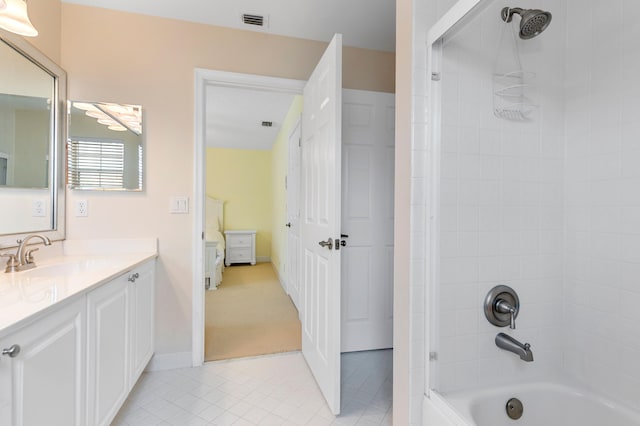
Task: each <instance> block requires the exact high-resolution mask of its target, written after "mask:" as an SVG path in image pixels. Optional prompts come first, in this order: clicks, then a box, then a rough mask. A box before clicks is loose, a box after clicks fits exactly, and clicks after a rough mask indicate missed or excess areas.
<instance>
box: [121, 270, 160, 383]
mask: <svg viewBox="0 0 640 426" xmlns="http://www.w3.org/2000/svg"><path fill="white" fill-rule="evenodd" d="M154 272H155V261H151V262H147V263H146V264H145V265H142V266H141V267H139V268H137V269H135V270H133V271H132V272H131V273H130V274H129V275H128V276H127V279H128V280H129V291H130V294H131V299H130V305H129V306H130V310H129V317H130V318H131V324H130V328H129V330H130V338H131V345H130V357H131V362H130V363H129V367H130V369H129V390H131V389H132V388H133V386H134V385H135V384H136V381H137V380H138V378H139V377H140V375H141V374H142V371H144V368H145V367H146V366H147V364H148V363H149V360H151V357H152V356H153V349H154V346H155V339H154V335H155V328H154V325H155V309H154V308H155V284H154V283H155V275H154Z"/></svg>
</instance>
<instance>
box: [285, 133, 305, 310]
mask: <svg viewBox="0 0 640 426" xmlns="http://www.w3.org/2000/svg"><path fill="white" fill-rule="evenodd" d="M301 144H302V141H301V135H300V123H298V125H297V126H296V128H295V130H294V131H293V132H292V133H291V135H290V136H289V170H288V172H287V226H288V227H289V228H288V229H289V231H288V232H287V239H288V247H287V293H288V294H289V296H291V300H293V304H294V305H296V308H298V313H300V267H299V265H300V146H301Z"/></svg>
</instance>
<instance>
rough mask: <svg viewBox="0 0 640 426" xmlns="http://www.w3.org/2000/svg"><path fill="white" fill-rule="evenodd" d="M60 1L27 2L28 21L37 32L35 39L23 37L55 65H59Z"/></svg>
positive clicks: (39, 0)
mask: <svg viewBox="0 0 640 426" xmlns="http://www.w3.org/2000/svg"><path fill="white" fill-rule="evenodd" d="M61 10H62V7H61V3H60V0H29V2H28V4H27V11H28V13H29V19H30V20H31V23H32V24H33V26H34V27H36V29H37V30H38V36H37V37H25V40H28V41H29V42H30V43H31V44H33V45H34V46H35V47H37V48H38V49H39V50H40V51H41V52H42V53H44V54H45V55H47V56H48V57H49V58H50V59H52V60H53V61H54V62H55V63H57V64H59V63H60V45H61V38H60V30H61V28H62V26H61V18H62V14H61Z"/></svg>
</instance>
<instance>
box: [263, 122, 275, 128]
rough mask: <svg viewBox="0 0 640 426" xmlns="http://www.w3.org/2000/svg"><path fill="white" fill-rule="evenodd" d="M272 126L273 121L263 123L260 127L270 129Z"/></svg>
mask: <svg viewBox="0 0 640 426" xmlns="http://www.w3.org/2000/svg"><path fill="white" fill-rule="evenodd" d="M271 126H273V121H263V122H262V127H271Z"/></svg>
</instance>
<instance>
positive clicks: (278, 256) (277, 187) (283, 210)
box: [271, 96, 303, 279]
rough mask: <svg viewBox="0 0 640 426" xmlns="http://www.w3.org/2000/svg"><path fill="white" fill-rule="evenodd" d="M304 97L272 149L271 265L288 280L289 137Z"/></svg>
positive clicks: (298, 98)
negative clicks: (285, 184)
mask: <svg viewBox="0 0 640 426" xmlns="http://www.w3.org/2000/svg"><path fill="white" fill-rule="evenodd" d="M302 101H303V98H302V96H296V97H295V99H294V100H293V102H292V104H291V107H290V108H289V112H287V116H286V117H285V119H284V121H283V122H282V127H281V128H280V132H279V133H278V136H277V138H276V141H275V143H274V144H273V148H272V149H271V162H272V164H273V174H272V177H273V180H272V183H271V185H272V194H273V225H272V230H273V241H272V244H271V263H273V266H274V267H275V269H276V271H278V274H279V275H280V278H282V279H285V278H286V276H287V275H286V271H285V262H286V260H287V259H286V255H287V228H286V227H285V226H284V225H285V224H286V223H287V191H286V189H285V186H284V181H285V176H286V175H287V170H288V164H289V135H290V134H291V132H292V131H293V129H294V126H295V125H296V123H297V120H298V117H300V114H301V113H302Z"/></svg>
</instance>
